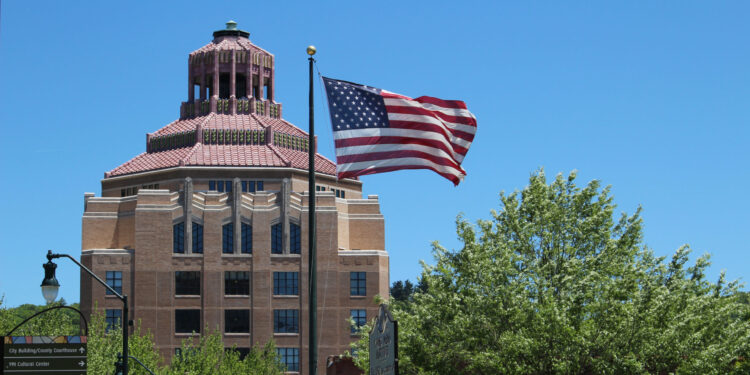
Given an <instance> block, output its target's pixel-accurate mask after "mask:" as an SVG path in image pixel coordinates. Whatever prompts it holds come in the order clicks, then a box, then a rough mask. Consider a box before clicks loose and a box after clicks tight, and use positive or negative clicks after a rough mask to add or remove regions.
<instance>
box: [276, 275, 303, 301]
mask: <svg viewBox="0 0 750 375" xmlns="http://www.w3.org/2000/svg"><path fill="white" fill-rule="evenodd" d="M273 294H274V295H277V296H284V295H287V296H296V295H299V272H274V273H273Z"/></svg>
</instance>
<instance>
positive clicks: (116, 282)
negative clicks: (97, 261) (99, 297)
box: [107, 271, 122, 294]
mask: <svg viewBox="0 0 750 375" xmlns="http://www.w3.org/2000/svg"><path fill="white" fill-rule="evenodd" d="M107 285H109V286H110V287H111V288H112V289H114V290H115V292H117V293H120V294H122V272H121V271H107ZM107 294H114V293H112V292H110V291H109V289H107Z"/></svg>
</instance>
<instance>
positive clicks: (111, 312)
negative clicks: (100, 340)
mask: <svg viewBox="0 0 750 375" xmlns="http://www.w3.org/2000/svg"><path fill="white" fill-rule="evenodd" d="M105 314H106V316H105V318H104V319H105V321H106V322H107V332H109V330H111V329H114V328H116V327H117V326H119V325H120V320H121V319H122V310H120V309H107V311H106V312H105Z"/></svg>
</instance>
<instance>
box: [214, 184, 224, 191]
mask: <svg viewBox="0 0 750 375" xmlns="http://www.w3.org/2000/svg"><path fill="white" fill-rule="evenodd" d="M216 187H217V189H216V190H218V191H219V192H220V193H223V192H224V181H216Z"/></svg>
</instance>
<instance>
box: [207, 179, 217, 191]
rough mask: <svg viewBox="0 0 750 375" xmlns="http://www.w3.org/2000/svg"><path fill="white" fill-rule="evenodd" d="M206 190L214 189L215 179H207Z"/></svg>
mask: <svg viewBox="0 0 750 375" xmlns="http://www.w3.org/2000/svg"><path fill="white" fill-rule="evenodd" d="M208 190H210V191H216V181H214V180H209V181H208Z"/></svg>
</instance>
